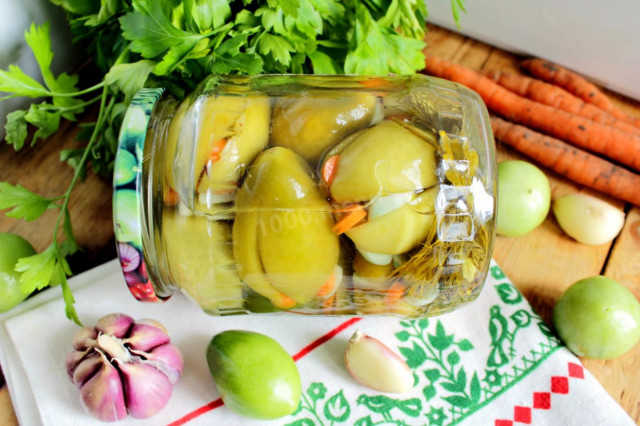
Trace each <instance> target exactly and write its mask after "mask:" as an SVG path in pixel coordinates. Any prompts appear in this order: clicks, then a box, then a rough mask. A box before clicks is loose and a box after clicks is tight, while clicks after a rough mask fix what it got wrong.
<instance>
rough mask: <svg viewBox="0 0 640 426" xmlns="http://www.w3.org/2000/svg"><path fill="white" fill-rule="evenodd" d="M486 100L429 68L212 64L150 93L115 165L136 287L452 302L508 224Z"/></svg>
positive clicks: (418, 306)
mask: <svg viewBox="0 0 640 426" xmlns="http://www.w3.org/2000/svg"><path fill="white" fill-rule="evenodd" d="M495 195H496V163H495V155H494V140H493V136H492V133H491V128H490V126H489V119H488V114H487V110H486V107H485V105H484V103H483V102H482V100H481V99H480V97H479V96H478V95H477V94H476V93H475V92H472V91H470V90H468V89H466V88H464V87H463V86H460V85H458V84H455V83H452V82H449V81H445V80H441V79H436V78H431V77H426V76H423V75H412V76H390V77H362V76H309V75H261V76H253V77H226V76H211V77H210V78H208V79H207V80H205V81H204V82H203V83H202V84H201V85H200V86H199V88H198V90H196V91H195V92H194V93H193V94H191V95H190V96H188V97H187V98H186V99H184V100H183V101H177V100H175V99H173V98H172V97H171V96H168V95H166V94H163V90H162V89H144V90H142V91H141V92H139V93H138V95H137V96H136V97H135V98H134V99H133V101H132V103H131V106H130V107H129V109H128V111H127V114H126V117H125V121H124V124H123V127H122V131H121V134H120V140H119V148H118V153H117V157H116V164H115V174H114V220H115V233H116V239H117V242H118V254H119V257H120V261H121V264H122V267H123V271H124V276H125V279H126V282H127V285H128V286H129V289H130V290H131V292H132V294H133V295H134V297H136V298H137V299H139V300H142V301H160V300H164V299H166V298H168V297H170V296H171V294H172V293H173V292H175V291H177V290H182V291H183V292H184V293H186V294H187V295H188V296H189V297H190V298H191V299H193V300H194V301H195V303H197V304H198V305H199V306H200V307H201V308H202V309H203V310H204V311H206V312H207V313H209V314H212V315H229V314H240V313H264V312H286V313H296V314H318V315H366V314H387V315H396V316H402V317H407V318H419V317H425V316H432V315H437V314H441V313H444V312H448V311H451V310H452V309H454V308H455V307H457V306H459V305H460V304H463V303H466V302H470V301H472V300H474V299H475V298H476V297H477V296H478V294H479V292H480V291H481V289H482V286H483V283H484V281H485V278H486V275H487V271H488V268H489V263H490V258H491V251H492V247H493V241H494V238H495V233H494V225H495V211H496V197H495Z"/></svg>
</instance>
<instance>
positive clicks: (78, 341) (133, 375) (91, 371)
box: [66, 313, 184, 421]
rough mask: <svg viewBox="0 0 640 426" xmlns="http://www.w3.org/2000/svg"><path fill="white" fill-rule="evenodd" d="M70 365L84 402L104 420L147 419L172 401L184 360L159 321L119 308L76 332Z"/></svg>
mask: <svg viewBox="0 0 640 426" xmlns="http://www.w3.org/2000/svg"><path fill="white" fill-rule="evenodd" d="M72 344H73V348H74V350H73V351H72V352H70V353H69V355H67V360H66V368H67V373H68V375H69V378H70V379H71V381H72V382H73V383H74V384H75V385H76V386H77V387H78V388H79V389H80V394H81V397H82V405H83V407H84V408H85V409H86V410H87V412H89V413H90V414H91V415H93V416H94V417H96V418H98V419H99V420H102V421H117V420H122V419H123V418H125V417H127V415H128V414H131V416H132V417H135V418H138V419H142V418H147V417H151V416H153V415H155V414H156V413H158V412H159V411H160V410H161V409H162V408H163V407H164V406H165V405H166V404H167V402H168V401H169V398H170V397H171V391H172V387H173V385H174V384H175V383H176V382H177V381H178V379H179V378H180V375H181V374H182V369H183V367H184V361H183V359H182V355H181V354H180V351H179V350H178V348H177V347H176V346H174V345H172V344H171V343H170V339H169V335H168V333H167V330H166V329H165V328H164V327H163V326H162V324H160V323H159V322H157V321H154V320H139V321H134V319H133V318H131V317H130V316H128V315H125V314H121V313H114V314H109V315H106V316H104V317H102V318H100V319H99V320H98V322H97V324H96V326H95V327H83V328H81V329H80V330H78V332H76V334H75V335H74V337H73V341H72Z"/></svg>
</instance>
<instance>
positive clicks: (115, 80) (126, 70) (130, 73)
mask: <svg viewBox="0 0 640 426" xmlns="http://www.w3.org/2000/svg"><path fill="white" fill-rule="evenodd" d="M155 66H156V63H155V62H153V61H149V60H146V59H141V60H139V61H138V62H133V63H129V64H118V65H114V66H113V67H111V69H110V70H109V72H108V73H107V75H106V76H105V77H104V80H105V82H106V83H107V84H108V85H115V86H116V88H117V89H118V90H119V91H120V92H122V93H123V94H124V96H125V102H126V103H129V101H130V100H131V98H132V97H133V95H135V94H136V92H137V91H138V90H140V89H142V88H143V87H144V84H145V82H146V81H147V77H149V74H150V73H151V71H152V70H153V68H154V67H155Z"/></svg>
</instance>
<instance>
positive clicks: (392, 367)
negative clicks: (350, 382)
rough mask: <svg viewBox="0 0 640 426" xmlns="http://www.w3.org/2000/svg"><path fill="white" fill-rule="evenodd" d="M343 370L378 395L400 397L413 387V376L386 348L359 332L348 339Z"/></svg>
mask: <svg viewBox="0 0 640 426" xmlns="http://www.w3.org/2000/svg"><path fill="white" fill-rule="evenodd" d="M345 360H346V363H347V369H348V370H349V372H350V373H351V375H352V376H353V377H354V378H355V379H356V380H357V381H359V382H360V383H362V384H363V385H365V386H368V387H370V388H372V389H375V390H378V391H381V392H395V393H402V392H407V391H409V390H411V388H412V387H413V373H412V372H411V370H410V369H409V366H407V363H405V362H404V361H403V360H402V358H400V357H399V356H398V355H397V354H396V353H395V352H393V351H392V350H391V349H389V348H388V347H387V346H386V345H384V344H383V343H382V342H380V341H379V340H377V339H374V338H373V337H370V336H367V335H365V334H363V333H362V332H361V331H360V330H356V332H355V333H354V334H353V336H351V339H349V343H348V344H347V351H346V354H345Z"/></svg>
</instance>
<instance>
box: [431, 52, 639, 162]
mask: <svg viewBox="0 0 640 426" xmlns="http://www.w3.org/2000/svg"><path fill="white" fill-rule="evenodd" d="M425 70H426V71H427V72H428V73H429V74H432V75H435V76H437V77H442V78H447V79H449V80H453V81H456V82H458V83H460V84H463V85H465V86H467V87H469V88H470V89H472V90H475V91H476V92H478V94H479V95H480V96H481V97H482V99H483V100H484V102H485V103H486V104H487V107H488V108H489V109H490V110H491V111H493V112H495V113H497V114H499V115H501V116H503V117H506V118H507V119H509V120H511V121H515V122H517V123H520V124H523V125H525V126H527V127H531V128H534V129H537V130H540V131H541V132H543V133H546V134H549V135H551V136H554V137H556V138H558V139H561V140H564V141H567V142H569V143H571V144H572V145H575V146H578V147H580V148H584V149H587V150H589V151H592V152H597V153H600V154H602V155H605V156H607V157H609V158H610V159H612V160H615V161H618V162H620V163H622V164H626V165H628V166H630V167H632V168H634V169H636V170H640V136H637V135H632V134H629V133H627V132H623V131H622V130H620V129H617V128H615V127H612V126H607V125H604V124H600V123H595V122H593V121H591V120H587V119H586V118H584V117H580V116H577V115H574V114H570V113H568V112H566V111H562V110H559V109H557V108H553V107H551V106H549V105H544V104H541V103H539V102H534V101H531V100H529V99H527V98H523V97H522V96H518V95H516V94H515V93H513V92H511V91H509V90H507V89H505V88H504V87H502V86H500V85H498V84H497V83H495V82H494V81H492V80H491V79H489V78H487V77H485V76H483V75H481V74H480V73H478V72H476V71H473V70H471V69H469V68H466V67H463V66H460V65H456V64H452V63H450V62H447V61H444V60H442V59H438V58H435V57H432V56H429V57H428V58H427V60H426V63H425Z"/></svg>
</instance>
